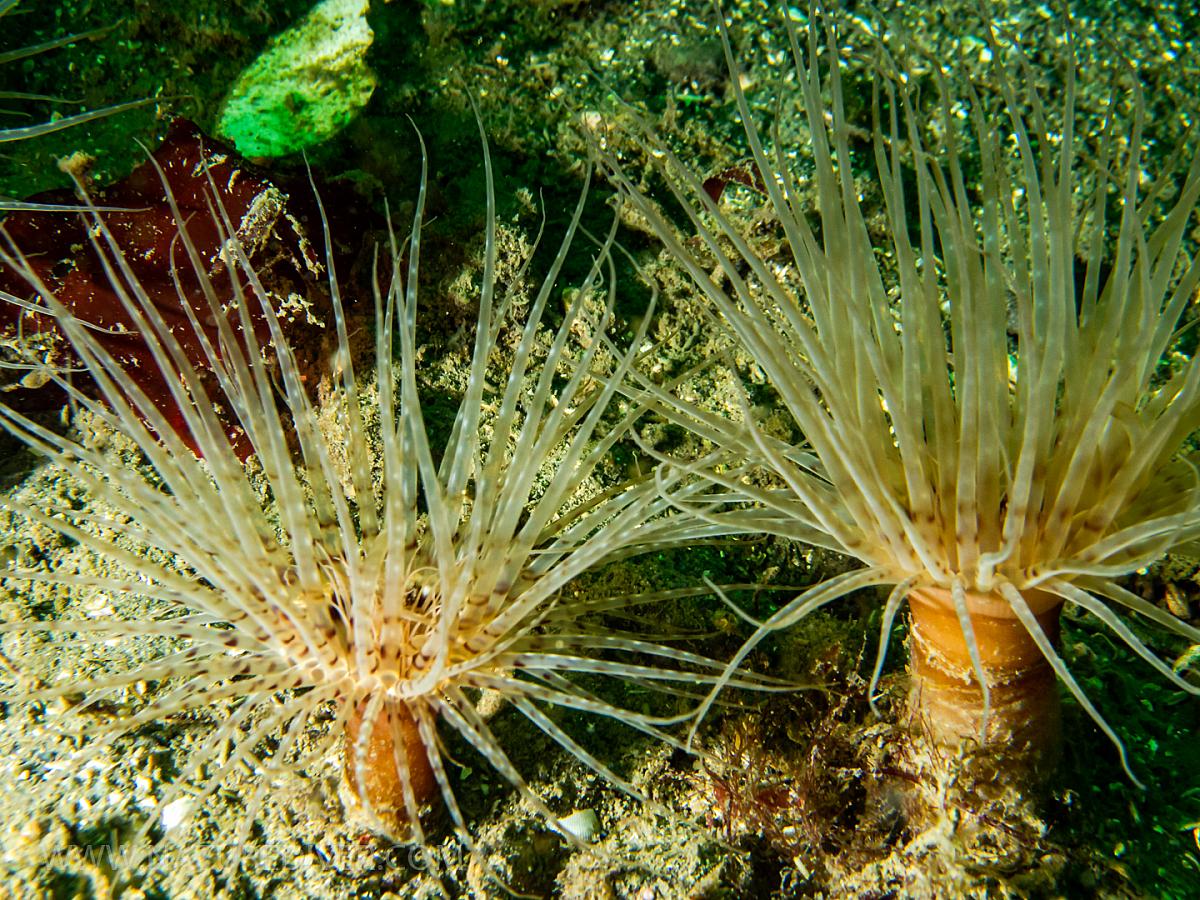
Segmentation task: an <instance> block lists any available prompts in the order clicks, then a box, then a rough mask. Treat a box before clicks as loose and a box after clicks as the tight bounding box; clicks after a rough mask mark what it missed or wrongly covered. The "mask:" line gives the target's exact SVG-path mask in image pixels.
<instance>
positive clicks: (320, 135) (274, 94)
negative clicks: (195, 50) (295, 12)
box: [217, 0, 375, 157]
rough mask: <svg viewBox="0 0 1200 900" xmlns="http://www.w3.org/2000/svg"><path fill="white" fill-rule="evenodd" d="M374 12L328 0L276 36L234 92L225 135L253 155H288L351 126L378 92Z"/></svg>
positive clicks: (364, 5)
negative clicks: (371, 53) (372, 56)
mask: <svg viewBox="0 0 1200 900" xmlns="http://www.w3.org/2000/svg"><path fill="white" fill-rule="evenodd" d="M368 8H369V3H368V2H367V0H324V2H321V3H318V4H317V5H316V6H315V7H313V9H312V10H311V11H310V12H309V13H308V14H307V15H306V16H305V17H304V18H303V19H301V20H300V21H299V22H297V23H296V24H295V25H293V26H292V27H291V28H289V29H287V30H286V31H284V32H282V33H281V34H279V35H277V36H276V37H274V38H272V40H271V42H270V44H268V46H267V48H266V50H264V51H263V52H262V54H260V55H259V57H258V58H257V59H256V60H255V61H254V62H253V63H251V64H250V65H249V66H248V67H247V68H246V69H245V71H243V72H242V74H241V75H240V76H239V77H238V79H237V81H236V82H235V83H234V85H233V87H232V88H231V89H230V91H229V95H228V96H227V97H226V99H225V102H224V104H223V106H222V109H221V116H220V120H219V122H218V124H217V134H218V135H220V136H221V137H223V138H225V139H226V140H228V141H230V142H232V143H233V144H234V146H236V147H237V148H238V150H239V151H240V152H242V153H244V154H245V155H246V156H252V157H261V156H286V155H288V154H290V153H297V152H299V151H301V150H303V149H305V148H307V147H311V146H313V145H315V144H319V143H321V142H322V141H324V140H326V139H327V138H329V137H331V136H332V135H334V134H336V133H337V132H338V131H339V130H341V129H342V128H343V127H345V125H346V124H347V123H349V122H350V120H351V119H352V118H353V117H354V115H355V114H356V113H357V112H358V111H359V110H360V109H362V107H363V106H365V105H366V103H367V101H368V100H370V99H371V94H372V92H373V91H374V90H375V74H374V73H373V72H372V71H371V69H370V67H369V66H368V65H367V63H366V55H367V50H368V49H369V48H370V46H371V41H372V39H373V38H374V33H373V32H372V31H371V28H370V26H369V25H368V24H367V10H368Z"/></svg>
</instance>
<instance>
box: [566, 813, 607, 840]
mask: <svg viewBox="0 0 1200 900" xmlns="http://www.w3.org/2000/svg"><path fill="white" fill-rule="evenodd" d="M558 827H559V828H561V829H562V830H563V831H565V832H567V833H568V834H572V835H574V836H575V837H577V838H579V840H581V841H585V842H586V841H590V840H591V839H592V838H594V837H595V836H596V832H597V831H599V830H600V819H599V817H598V816H597V815H596V811H595V810H592V809H577V810H575V812H573V813H571V814H570V815H569V816H563V817H562V818H561V819H559V820H558Z"/></svg>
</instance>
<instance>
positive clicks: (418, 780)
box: [345, 700, 437, 840]
mask: <svg viewBox="0 0 1200 900" xmlns="http://www.w3.org/2000/svg"><path fill="white" fill-rule="evenodd" d="M367 703H368V701H366V700H363V701H362V702H361V703H360V704H359V705H358V707H357V708H356V709H355V711H354V712H353V713H352V714H351V715H350V717H349V719H347V720H346V749H345V754H346V757H345V759H346V769H345V772H346V781H347V782H348V783H349V786H350V790H351V791H352V792H353V793H354V796H355V797H357V798H358V799H359V801H360V802H364V797H363V794H362V793H360V790H359V773H358V771H357V767H356V755H355V749H354V747H355V743H356V742H357V740H358V736H359V734H360V733H361V731H362V728H363V713H364V712H365V711H366V707H367ZM397 737H398V738H399V743H400V746H399V748H397V746H396V738H397ZM397 749H398V750H399V753H397ZM397 756H399V759H400V760H403V766H404V767H405V768H407V772H404V771H402V768H401V766H398V765H397ZM361 774H362V781H363V787H364V789H365V794H366V797H365V802H364V805H368V806H369V807H370V809H371V811H372V812H373V813H374V814H375V815H376V816H377V817H378V818H379V819H380V820H381V821H382V822H383V824H384V825H385V826H386V828H387V833H388V836H389V837H392V838H395V839H397V840H404V839H405V838H406V837H407V835H408V832H409V824H410V819H409V815H408V810H407V809H406V808H405V805H404V787H403V785H404V781H405V780H407V781H408V782H409V784H411V785H412V790H413V794H414V795H415V796H416V799H417V803H418V804H420V805H424V804H426V803H428V802H429V801H431V800H432V799H433V797H434V795H435V794H436V793H437V779H436V778H435V777H434V774H433V768H432V767H431V766H430V765H429V756H428V754H427V753H426V750H425V744H424V743H423V742H422V741H421V735H420V732H419V731H418V730H417V723H416V720H415V719H414V718H413V715H412V712H411V711H410V710H409V708H408V705H407V704H405V703H392V702H385V703H384V704H383V705H382V706H381V707H380V709H379V712H378V714H377V715H376V717H375V721H374V724H373V725H372V727H371V731H370V736H369V738H368V739H367V752H366V757H365V758H364V763H363V771H362V773H361Z"/></svg>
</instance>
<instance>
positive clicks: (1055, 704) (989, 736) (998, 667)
mask: <svg viewBox="0 0 1200 900" xmlns="http://www.w3.org/2000/svg"><path fill="white" fill-rule="evenodd" d="M1023 596H1024V598H1025V600H1026V602H1027V603H1028V604H1029V606H1030V607H1031V609H1033V610H1034V613H1035V615H1036V616H1037V621H1038V624H1039V625H1040V626H1041V628H1042V631H1043V633H1044V634H1045V635H1046V637H1047V638H1048V639H1049V640H1050V641H1051V642H1053V643H1057V640H1058V631H1059V627H1058V620H1059V613H1060V612H1061V610H1062V600H1061V598H1059V597H1055V596H1054V595H1052V594H1047V593H1044V592H1042V591H1037V590H1032V591H1026V592H1024V594H1023ZM963 601H964V603H965V608H966V611H967V615H968V617H969V619H970V623H971V634H972V636H973V640H974V643H975V647H976V648H977V650H976V652H977V654H978V658H979V667H978V669H977V668H976V666H975V663H974V661H973V660H972V659H971V655H972V654H971V648H970V647H969V646H968V643H967V638H966V636H965V633H964V629H963V627H962V625H961V623H960V620H959V616H958V613H957V611H956V609H955V603H954V598H953V597H952V594H951V591H950V590H949V589H946V588H932V587H931V588H922V589H920V590H914V591H913V592H912V593H910V594H909V596H908V605H909V621H910V625H911V631H910V635H909V642H908V645H909V658H910V666H911V669H912V686H911V691H910V700H909V704H910V711H911V714H912V716H913V718H914V720H915V721H916V723H917V725H918V727H919V728H920V729H921V730H922V731H924V732H925V734H926V735H927V736H928V738H929V739H931V740H932V741H933V743H934V744H935V745H937V746H940V747H945V748H949V749H951V750H954V749H957V748H958V747H961V746H964V745H966V744H968V743H969V742H972V741H978V742H979V743H980V744H981V745H983V746H1000V747H1003V748H1004V752H1005V755H1006V757H1007V758H1008V759H1009V761H1010V768H1011V769H1013V770H1020V771H1021V772H1023V774H1024V775H1025V776H1027V777H1028V778H1030V779H1031V780H1033V781H1037V780H1041V778H1043V777H1044V776H1045V775H1046V774H1048V773H1049V771H1050V770H1051V769H1052V768H1053V766H1054V764H1055V762H1056V761H1057V759H1058V755H1059V745H1060V742H1061V739H1062V727H1061V716H1060V709H1059V696H1058V682H1057V679H1056V678H1055V675H1054V669H1053V668H1051V666H1050V664H1049V662H1047V660H1046V657H1045V656H1044V655H1043V654H1042V652H1041V651H1040V650H1039V649H1038V646H1037V643H1036V642H1035V641H1034V640H1033V637H1032V636H1031V634H1030V633H1029V631H1027V630H1026V628H1025V626H1024V625H1023V624H1022V623H1021V621H1020V620H1019V619H1018V618H1017V617H1016V616H1015V615H1014V613H1013V612H1012V609H1011V608H1010V607H1009V604H1008V603H1007V602H1006V601H1005V600H1004V598H1003V597H1000V596H998V595H996V594H985V593H979V592H973V591H964V593H963ZM980 674H982V675H983V677H984V680H985V683H986V691H985V688H984V684H981V682H980V680H979V675H980Z"/></svg>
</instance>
